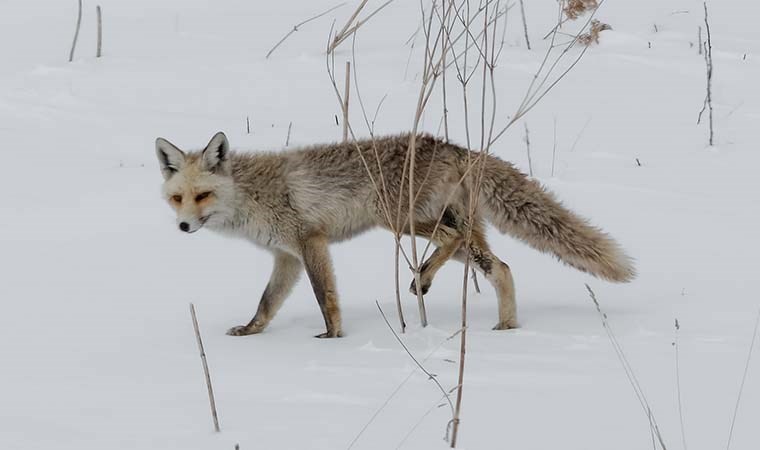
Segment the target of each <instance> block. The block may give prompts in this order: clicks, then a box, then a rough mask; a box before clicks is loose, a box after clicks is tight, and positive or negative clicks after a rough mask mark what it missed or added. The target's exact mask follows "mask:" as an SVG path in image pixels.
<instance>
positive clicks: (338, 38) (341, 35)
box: [327, 0, 393, 53]
mask: <svg viewBox="0 0 760 450" xmlns="http://www.w3.org/2000/svg"><path fill="white" fill-rule="evenodd" d="M391 2H393V0H387V1H386V2H385V3H383V4H382V5H380V6H378V8H377V9H376V10H374V11H372V13H370V15H368V16H367V17H365V18H364V19H362V20H359V21H357V22H356V25H354V26H353V27H351V24H352V23H354V20H356V17H357V16H358V15H359V13H360V12H361V10H362V9H364V6H365V5H366V4H367V0H362V2H361V3H360V4H359V6H358V7H357V8H356V11H354V13H353V14H351V17H350V18H349V19H348V21H347V22H346V24H345V25H344V26H343V28H342V29H341V30H340V31H339V32H338V33H336V34H335V37H334V38H333V41H332V44H330V46H329V47H328V48H327V53H331V52H333V51H334V50H335V48H336V47H337V46H339V45H340V44H341V42H343V41H345V40H346V39H348V37H349V36H351V35H352V34H353V33H355V32H356V30H358V29H359V27H361V26H362V25H364V24H365V23H367V21H368V20H369V19H371V18H372V16H374V15H375V14H377V13H379V12H380V11H381V10H382V9H383V8H385V7H386V6H388V5H389V4H390V3H391ZM349 27H350V28H349Z"/></svg>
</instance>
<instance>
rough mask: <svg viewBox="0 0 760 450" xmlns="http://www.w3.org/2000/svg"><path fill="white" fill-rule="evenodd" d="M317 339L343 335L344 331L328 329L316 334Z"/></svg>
mask: <svg viewBox="0 0 760 450" xmlns="http://www.w3.org/2000/svg"><path fill="white" fill-rule="evenodd" d="M314 337H315V338H317V339H326V338H336V337H343V332H342V331H340V330H337V331H336V330H327V331H325V332H324V333H322V334H318V335H316V336H314Z"/></svg>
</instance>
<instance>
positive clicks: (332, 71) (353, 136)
mask: <svg viewBox="0 0 760 450" xmlns="http://www.w3.org/2000/svg"><path fill="white" fill-rule="evenodd" d="M331 37H332V29H331V30H330V34H329V35H328V46H329V41H330V38H331ZM331 56H332V62H333V67H332V69H331V67H330V58H331ZM325 62H326V66H327V75H328V76H329V78H330V83H331V84H332V87H333V92H334V93H335V96H336V97H337V99H338V104H340V105H341V108H343V107H344V102H343V98H342V96H341V94H340V90H339V89H338V83H337V82H336V80H335V53H334V52H328V53H326V59H325ZM354 73H356V70H354ZM357 96H359V98H361V96H360V95H359V91H358V90H357ZM348 132H349V134H350V135H351V140H352V142H353V144H354V147H355V148H356V151H357V153H358V154H359V158H360V159H361V161H362V164H363V165H364V168H365V170H366V171H367V176H368V177H369V179H370V182H371V183H372V187H373V189H374V190H375V193H376V194H377V196H378V198H379V199H380V206H381V207H382V209H383V214H384V215H385V218H386V221H387V222H388V227H389V228H390V229H391V230H397V229H398V227H396V228H394V226H393V221H392V220H391V215H390V211H389V208H388V201H387V199H388V192H387V189H386V185H385V182H384V177H383V172H382V170H380V180H381V182H382V185H383V190H382V192H381V191H380V187H379V186H378V184H377V180H375V177H374V175H372V171H371V170H370V168H369V163H368V162H367V160H366V158H365V157H364V154H363V153H362V151H361V148H360V147H359V144H358V140H357V138H356V134H355V133H354V130H353V127H352V126H351V123H350V122H348ZM373 147H375V146H374V140H373ZM375 149H376V147H375ZM375 156H376V158H379V157H378V156H377V152H375ZM378 163H379V160H378ZM378 168H379V166H378ZM404 170H406V162H405V163H404ZM403 177H404V175H403V174H402V179H403ZM399 208H400V204H399ZM394 238H395V240H396V245H397V246H399V250H400V252H401V255H402V256H403V257H404V259H405V260H406V262H407V264H410V265H411V262H410V260H409V257H408V256H407V254H406V252H405V251H404V248H403V247H401V234H400V233H399V232H397V231H396V232H394Z"/></svg>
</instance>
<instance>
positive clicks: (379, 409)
mask: <svg viewBox="0 0 760 450" xmlns="http://www.w3.org/2000/svg"><path fill="white" fill-rule="evenodd" d="M380 313H381V314H382V309H381V310H380ZM383 316H384V314H383ZM385 323H386V325H388V327H389V328H390V329H391V332H392V333H393V334H394V335H395V334H396V333H394V332H393V327H392V326H391V325H390V323H388V321H387V320H386V321H385ZM460 332H461V330H457V331H456V332H454V334H452V335H451V336H449V337H447V338H446V339H444V340H443V341H441V342H440V343H439V344H438V345H437V346H436V347H435V348H433V349H432V350H431V351H430V352H428V354H427V355H426V356H425V357H424V358H423V359H422V361H421V363H422V364H424V363H425V362H426V361H427V360H428V359H430V358H431V357H432V356H433V355H434V354H435V353H436V352H437V351H438V350H439V349H440V348H441V347H443V345H444V344H445V343H446V342H449V341H450V340H452V339H454V338H455V337H456V336H457V335H458V334H459V333H460ZM396 338H397V339H398V336H396ZM417 370H418V369H417V367H415V368H414V369H412V370H411V371H410V372H409V374H408V375H407V376H406V378H404V379H403V380H402V381H401V383H399V384H398V386H396V387H395V388H394V389H393V391H392V392H391V394H390V395H389V396H388V397H387V398H386V399H385V401H383V403H382V404H381V405H380V406H379V407H378V408H377V409H376V410H375V412H374V413H373V414H372V416H371V417H370V418H369V420H368V421H367V423H365V424H364V426H363V427H362V429H361V430H360V431H359V433H357V435H356V436H354V439H353V440H352V441H351V443H350V444H349V445H348V447H347V449H346V450H350V449H351V448H353V446H354V445H355V444H356V442H357V441H358V440H359V438H360V437H361V436H362V435H363V434H364V432H365V431H367V429H368V428H369V426H370V425H372V423H373V422H374V421H375V419H377V417H378V416H379V415H380V413H381V412H383V410H384V409H385V408H386V407H387V406H388V405H389V404H390V402H391V400H393V398H394V397H396V394H398V393H399V392H400V391H401V388H403V387H404V386H405V385H406V383H407V382H408V381H409V380H410V379H411V378H412V376H413V375H414V374H415V373H417ZM441 400H443V398H441ZM443 406H445V404H444V405H443ZM415 428H416V426H415ZM413 431H414V429H412V431H410V432H409V434H407V436H406V438H405V439H404V441H406V439H408V437H409V436H410V435H411V433H412V432H413ZM404 441H402V443H401V444H399V446H400V445H402V444H403V442H404Z"/></svg>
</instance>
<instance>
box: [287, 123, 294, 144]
mask: <svg viewBox="0 0 760 450" xmlns="http://www.w3.org/2000/svg"><path fill="white" fill-rule="evenodd" d="M292 129H293V122H290V123H289V124H288V137H286V138H285V147H287V146H288V145H290V131H291V130H292Z"/></svg>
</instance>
